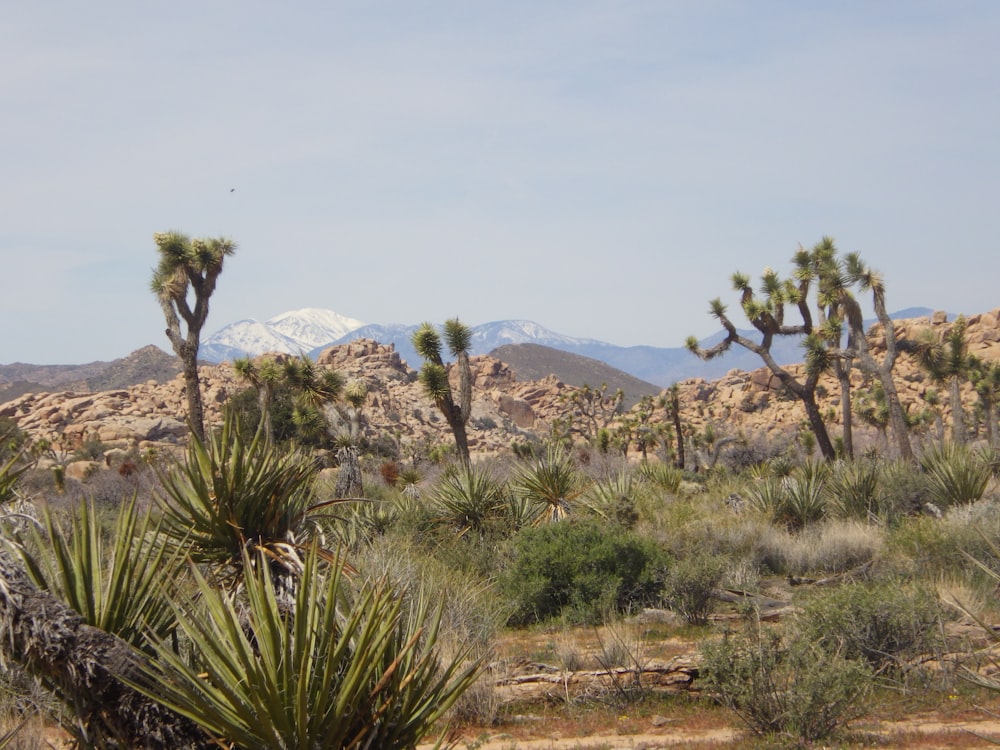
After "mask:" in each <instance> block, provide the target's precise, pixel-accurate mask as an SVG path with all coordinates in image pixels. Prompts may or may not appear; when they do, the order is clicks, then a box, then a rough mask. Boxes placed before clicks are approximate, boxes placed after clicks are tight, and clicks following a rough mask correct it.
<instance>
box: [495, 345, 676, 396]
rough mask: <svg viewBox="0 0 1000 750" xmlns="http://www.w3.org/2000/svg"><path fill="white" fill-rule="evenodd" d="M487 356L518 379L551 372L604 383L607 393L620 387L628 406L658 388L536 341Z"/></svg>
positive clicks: (573, 380)
mask: <svg viewBox="0 0 1000 750" xmlns="http://www.w3.org/2000/svg"><path fill="white" fill-rule="evenodd" d="M490 356H491V357H493V358H494V359H499V360H500V361H501V362H505V363H506V364H508V365H510V367H511V369H512V370H513V371H514V375H515V376H516V377H517V379H518V380H541V379H542V378H545V377H548V376H549V375H555V376H556V377H557V378H558V379H559V380H561V381H563V382H564V383H567V384H569V385H576V386H584V385H589V386H591V387H593V388H599V387H600V386H601V385H603V384H606V385H607V386H608V391H609V392H611V393H614V392H615V391H616V390H618V389H619V388H620V389H621V390H622V392H623V393H624V394H625V405H626V406H627V407H629V408H631V407H632V406H634V405H635V404H636V403H637V402H638V401H639V399H640V398H642V397H643V396H646V395H651V396H655V395H656V394H658V393H659V392H660V391H661V390H662V389H661V388H660V387H659V386H656V385H653V384H652V383H647V382H646V381H645V380H639V378H635V377H632V376H631V375H629V374H628V373H627V372H622V371H621V370H618V369H616V368H614V367H611V366H610V365H606V364H604V363H603V362H601V361H600V360H597V359H591V358H590V357H582V356H580V355H579V354H571V353H569V352H564V351H560V350H558V349H553V348H552V347H548V346H541V345H539V344H506V345H504V346H500V347H497V348H496V349H494V350H493V351H491V352H490Z"/></svg>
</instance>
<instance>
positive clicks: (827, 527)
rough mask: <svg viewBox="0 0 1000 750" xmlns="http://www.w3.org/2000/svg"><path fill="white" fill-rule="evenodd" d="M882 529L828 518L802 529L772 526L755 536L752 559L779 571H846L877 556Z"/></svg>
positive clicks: (796, 573)
mask: <svg viewBox="0 0 1000 750" xmlns="http://www.w3.org/2000/svg"><path fill="white" fill-rule="evenodd" d="M883 546H884V540H883V536H882V532H881V531H880V530H879V529H878V528H877V527H874V526H870V525H869V524H867V523H864V522H861V521H852V520H828V521H824V522H823V523H819V524H814V525H813V526H810V527H809V528H807V529H804V530H803V531H801V532H798V533H794V532H790V531H788V530H787V529H779V528H775V527H773V526H772V527H770V528H769V529H765V530H763V532H762V533H760V535H759V536H758V537H757V538H756V540H755V544H754V549H753V553H752V557H753V559H755V560H756V561H757V563H758V564H759V565H760V566H761V567H762V568H765V569H768V570H770V571H771V572H772V573H775V574H779V575H796V576H801V575H808V574H825V575H831V574H835V573H843V572H847V571H850V570H852V569H854V568H858V567H859V566H862V565H864V564H866V563H871V562H872V561H874V560H875V559H877V557H878V555H879V554H880V553H881V551H882V549H883Z"/></svg>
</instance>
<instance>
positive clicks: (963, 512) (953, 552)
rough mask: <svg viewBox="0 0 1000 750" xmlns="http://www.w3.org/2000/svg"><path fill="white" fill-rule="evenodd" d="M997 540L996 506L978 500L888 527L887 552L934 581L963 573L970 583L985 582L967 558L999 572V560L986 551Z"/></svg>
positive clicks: (999, 519)
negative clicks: (937, 514)
mask: <svg viewBox="0 0 1000 750" xmlns="http://www.w3.org/2000/svg"><path fill="white" fill-rule="evenodd" d="M998 542H1000V505H998V504H996V503H993V502H989V501H980V502H978V503H973V504H972V505H966V506H961V507H956V508H952V509H951V510H949V511H948V512H947V513H946V514H945V515H944V517H943V518H940V519H939V518H934V517H932V516H916V517H913V518H909V519H907V520H906V521H905V522H904V523H900V524H898V525H897V526H895V527H894V528H892V529H891V530H890V532H889V534H888V544H887V551H888V552H889V554H891V555H892V556H893V557H894V558H895V559H897V560H899V561H900V563H901V564H905V565H908V566H909V568H910V569H911V570H912V571H913V573H914V574H919V575H920V576H921V577H922V578H924V579H928V580H934V579H935V578H938V577H941V576H963V577H966V578H969V579H970V582H973V581H975V580H978V582H979V583H985V582H986V578H987V577H986V576H984V575H983V571H982V570H981V569H980V568H978V567H977V566H970V565H969V557H970V556H971V557H974V558H975V559H977V560H980V561H983V562H985V564H986V565H988V566H990V567H992V568H993V569H995V570H997V571H1000V562H998V561H996V560H994V558H993V556H992V555H991V554H990V552H991V545H995V544H997V543H998Z"/></svg>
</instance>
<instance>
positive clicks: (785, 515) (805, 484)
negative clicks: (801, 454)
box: [747, 461, 829, 530]
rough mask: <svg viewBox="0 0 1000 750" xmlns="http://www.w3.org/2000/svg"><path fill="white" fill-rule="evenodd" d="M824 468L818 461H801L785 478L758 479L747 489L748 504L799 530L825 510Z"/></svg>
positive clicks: (775, 520)
mask: <svg viewBox="0 0 1000 750" xmlns="http://www.w3.org/2000/svg"><path fill="white" fill-rule="evenodd" d="M828 473H829V471H828V469H827V468H826V465H825V464H822V463H820V462H818V461H814V462H809V463H805V464H802V465H801V466H798V467H796V468H795V470H793V471H792V473H791V474H790V475H788V476H785V477H781V478H779V477H776V476H769V477H765V478H763V479H758V480H756V481H755V482H754V483H752V484H751V485H750V486H749V487H748V488H747V499H748V501H749V503H750V506H751V507H752V508H754V509H755V510H756V511H757V512H759V513H761V514H763V515H765V516H767V517H768V518H769V519H770V520H772V521H774V522H776V523H779V524H781V525H783V526H787V527H788V528H790V529H795V530H798V529H802V528H803V527H805V526H806V525H807V524H809V523H812V522H813V521H818V520H820V519H821V518H823V516H824V514H825V513H826V487H825V484H826V479H827V476H828Z"/></svg>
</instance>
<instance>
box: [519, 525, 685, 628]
mask: <svg viewBox="0 0 1000 750" xmlns="http://www.w3.org/2000/svg"><path fill="white" fill-rule="evenodd" d="M665 560H666V556H665V554H664V553H662V552H661V551H659V550H658V549H657V547H656V545H655V544H654V543H653V542H651V541H649V540H646V539H641V538H639V537H637V536H635V535H634V534H631V533H629V532H628V531H625V530H623V529H621V528H620V527H617V526H615V525H612V524H607V523H605V522H600V521H596V520H593V519H579V520H573V521H563V522H560V523H549V524H544V525H542V526H536V527H532V528H527V529H524V530H522V531H521V532H520V533H519V534H518V535H517V537H516V538H515V540H514V560H513V563H512V565H511V567H510V568H509V569H508V570H507V572H506V574H505V576H504V579H503V588H504V590H505V591H506V592H507V594H508V595H509V596H510V598H511V600H512V602H513V605H514V614H513V615H512V617H511V623H512V624H529V623H533V622H541V621H543V620H547V619H549V618H552V617H557V616H563V617H565V618H567V619H568V620H569V621H571V622H579V623H594V622H599V621H601V619H602V617H603V616H604V615H605V614H608V613H609V612H624V611H628V610H630V609H632V608H634V607H638V606H642V605H644V604H651V603H653V602H655V601H656V599H657V597H658V596H659V594H660V591H661V588H662V583H661V578H662V576H661V573H662V571H663V569H664V568H665V567H666V566H665Z"/></svg>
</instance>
